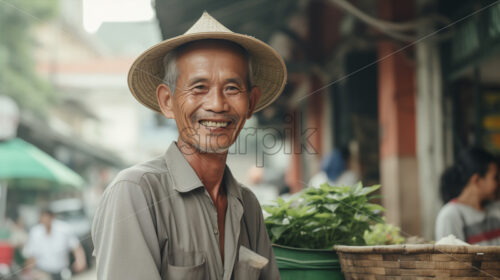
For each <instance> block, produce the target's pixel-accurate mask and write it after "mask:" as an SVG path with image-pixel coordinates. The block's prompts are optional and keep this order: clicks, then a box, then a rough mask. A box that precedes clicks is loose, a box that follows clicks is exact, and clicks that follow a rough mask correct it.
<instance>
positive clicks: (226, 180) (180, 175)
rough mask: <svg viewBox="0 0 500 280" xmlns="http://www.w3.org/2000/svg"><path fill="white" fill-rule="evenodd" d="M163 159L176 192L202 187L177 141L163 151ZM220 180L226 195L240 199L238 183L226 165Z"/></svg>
mask: <svg viewBox="0 0 500 280" xmlns="http://www.w3.org/2000/svg"><path fill="white" fill-rule="evenodd" d="M165 161H166V163H167V168H168V170H169V173H170V175H171V176H172V179H173V181H174V185H173V188H174V189H175V190H177V191H178V192H182V193H186V192H190V191H192V190H195V189H198V188H200V187H203V183H202V182H201V180H200V178H198V175H197V174H196V172H195V171H194V169H193V168H192V167H191V165H190V164H189V162H188V161H187V160H186V158H184V155H183V154H182V152H181V150H180V149H179V147H177V142H172V144H170V146H169V147H168V149H167V152H166V153H165ZM222 182H223V184H224V186H225V187H226V191H227V194H228V195H232V196H234V197H236V198H238V199H239V200H240V201H242V195H241V189H240V184H239V183H238V182H237V181H236V179H234V177H233V174H232V173H231V170H229V167H228V166H227V165H226V167H225V168H224V177H223V178H222Z"/></svg>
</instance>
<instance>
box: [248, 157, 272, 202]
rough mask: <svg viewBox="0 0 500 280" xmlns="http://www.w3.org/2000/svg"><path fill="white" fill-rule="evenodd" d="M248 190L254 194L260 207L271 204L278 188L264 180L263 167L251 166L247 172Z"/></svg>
mask: <svg viewBox="0 0 500 280" xmlns="http://www.w3.org/2000/svg"><path fill="white" fill-rule="evenodd" d="M247 176H248V181H249V183H250V185H249V186H248V187H249V189H250V190H251V191H252V192H253V193H254V194H255V196H256V197H257V200H258V201H259V203H260V205H268V204H272V203H273V201H274V200H275V199H276V198H277V197H278V194H279V193H278V188H277V187H276V186H274V185H273V184H272V183H271V182H269V181H268V180H266V179H265V178H264V177H265V169H264V168H263V167H257V166H252V167H251V168H250V169H249V170H248V174H247Z"/></svg>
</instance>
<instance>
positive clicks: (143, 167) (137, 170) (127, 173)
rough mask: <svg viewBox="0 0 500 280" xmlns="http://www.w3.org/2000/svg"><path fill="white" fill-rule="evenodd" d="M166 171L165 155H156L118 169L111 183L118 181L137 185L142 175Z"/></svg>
mask: <svg viewBox="0 0 500 280" xmlns="http://www.w3.org/2000/svg"><path fill="white" fill-rule="evenodd" d="M165 172H167V165H166V164H165V157H164V156H158V157H156V158H153V159H151V160H148V161H145V162H141V163H138V164H135V165H133V166H130V167H128V168H126V169H123V170H122V171H120V172H119V173H118V174H117V175H116V177H115V179H114V180H113V182H112V183H111V185H115V184H117V183H119V182H124V181H125V182H130V183H133V184H137V185H139V184H140V183H141V180H142V179H143V178H144V176H147V175H155V174H161V173H165Z"/></svg>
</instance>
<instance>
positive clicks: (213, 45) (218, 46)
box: [177, 39, 248, 59]
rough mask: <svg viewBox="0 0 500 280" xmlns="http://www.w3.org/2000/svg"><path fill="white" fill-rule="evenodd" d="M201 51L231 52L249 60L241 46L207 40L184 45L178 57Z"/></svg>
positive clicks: (228, 42) (180, 48)
mask: <svg viewBox="0 0 500 280" xmlns="http://www.w3.org/2000/svg"><path fill="white" fill-rule="evenodd" d="M200 50H221V51H231V52H233V53H237V54H240V55H241V56H242V57H244V58H245V59H248V52H247V51H246V50H245V49H244V48H243V47H241V46H240V45H238V44H236V43H233V42H231V41H227V40H216V39H206V40H198V41H193V42H190V43H187V44H185V45H182V46H181V47H179V48H178V49H177V53H178V55H179V56H178V57H181V56H183V55H184V54H187V53H191V52H196V51H200Z"/></svg>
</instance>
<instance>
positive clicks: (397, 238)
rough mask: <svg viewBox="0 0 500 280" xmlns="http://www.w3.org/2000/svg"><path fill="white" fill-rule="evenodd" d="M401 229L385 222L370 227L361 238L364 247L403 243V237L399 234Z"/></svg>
mask: <svg viewBox="0 0 500 280" xmlns="http://www.w3.org/2000/svg"><path fill="white" fill-rule="evenodd" d="M400 232H401V229H400V228H399V227H397V226H394V225H391V224H387V223H386V222H385V220H383V221H382V222H380V223H377V224H374V225H371V226H370V229H369V230H366V231H365V233H364V235H363V238H364V239H365V242H366V245H394V244H401V243H403V242H405V239H404V237H402V236H401V234H400Z"/></svg>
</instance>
